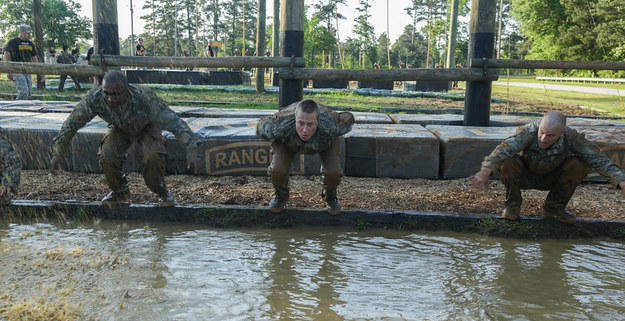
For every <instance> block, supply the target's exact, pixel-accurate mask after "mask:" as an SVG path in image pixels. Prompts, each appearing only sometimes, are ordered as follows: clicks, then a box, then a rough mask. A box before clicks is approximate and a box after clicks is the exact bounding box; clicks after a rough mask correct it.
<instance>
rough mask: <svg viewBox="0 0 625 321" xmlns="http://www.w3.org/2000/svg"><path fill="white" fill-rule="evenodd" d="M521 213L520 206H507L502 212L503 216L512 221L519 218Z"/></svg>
mask: <svg viewBox="0 0 625 321" xmlns="http://www.w3.org/2000/svg"><path fill="white" fill-rule="evenodd" d="M519 215H521V208H520V207H518V206H506V207H505V208H504V209H503V212H501V217H502V218H505V219H506V220H510V221H516V220H518V219H519Z"/></svg>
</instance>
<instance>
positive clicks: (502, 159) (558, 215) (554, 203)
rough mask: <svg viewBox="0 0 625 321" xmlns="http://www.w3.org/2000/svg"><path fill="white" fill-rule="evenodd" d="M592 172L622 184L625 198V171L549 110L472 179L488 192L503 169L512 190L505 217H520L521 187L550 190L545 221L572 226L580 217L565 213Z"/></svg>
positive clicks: (490, 158)
mask: <svg viewBox="0 0 625 321" xmlns="http://www.w3.org/2000/svg"><path fill="white" fill-rule="evenodd" d="M591 168H592V169H594V170H596V171H597V172H599V174H601V175H603V176H605V177H606V178H608V179H609V180H610V181H611V182H612V183H613V184H615V185H617V187H618V188H620V189H621V193H622V194H623V196H624V197H625V173H623V171H622V170H621V169H620V168H619V167H618V166H616V165H615V164H614V163H613V162H612V161H610V160H609V159H607V158H606V157H604V156H602V155H601V154H599V149H598V148H597V147H596V146H595V145H594V144H593V143H592V142H590V141H588V140H586V138H584V136H583V135H582V134H580V133H578V132H577V131H576V130H575V129H572V128H569V127H566V117H565V116H564V115H563V114H562V113H560V112H549V113H547V114H545V115H544V117H543V118H542V119H541V120H540V122H532V123H530V124H527V125H525V126H521V127H519V129H518V130H517V133H516V134H515V135H514V136H511V137H509V138H507V139H506V140H504V141H503V142H502V143H501V144H500V145H499V146H497V147H496V148H495V150H493V152H492V153H491V154H490V155H488V156H487V157H486V158H484V161H483V162H482V168H481V170H480V171H479V172H477V173H476V174H475V175H473V176H471V179H472V183H473V185H474V186H475V187H482V188H484V187H486V185H487V183H488V177H489V176H490V175H491V173H493V172H494V171H496V170H498V171H499V176H500V177H501V181H502V182H503V183H504V185H505V186H506V207H505V208H504V210H503V213H502V215H501V216H502V217H503V218H505V219H508V220H516V219H518V218H519V215H520V209H521V202H522V197H521V189H539V190H547V191H549V194H548V195H547V199H546V200H545V204H544V207H543V217H545V218H554V219H556V220H558V221H561V222H563V223H568V224H572V223H574V222H575V214H573V213H571V212H569V211H567V210H565V207H566V204H568V202H569V200H570V199H571V196H573V192H575V188H577V185H579V184H581V182H582V180H583V179H584V177H586V175H587V174H588V172H589V171H590V169H591Z"/></svg>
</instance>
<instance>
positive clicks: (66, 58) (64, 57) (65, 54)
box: [56, 45, 82, 91]
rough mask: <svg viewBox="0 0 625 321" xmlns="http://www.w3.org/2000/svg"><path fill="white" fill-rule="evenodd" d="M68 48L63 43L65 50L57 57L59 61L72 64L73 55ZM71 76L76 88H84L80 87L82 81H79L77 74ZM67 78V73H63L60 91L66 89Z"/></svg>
mask: <svg viewBox="0 0 625 321" xmlns="http://www.w3.org/2000/svg"><path fill="white" fill-rule="evenodd" d="M68 49H69V47H68V46H67V45H63V52H61V53H60V54H59V56H58V57H57V58H56V62H57V63H59V64H66V65H71V64H72V63H73V59H72V55H70V54H69V52H68V51H67V50H68ZM71 77H72V81H73V82H74V86H76V89H78V90H81V89H82V88H80V82H79V81H78V78H77V77H75V76H71ZM65 79H67V75H61V79H60V82H59V91H63V89H65Z"/></svg>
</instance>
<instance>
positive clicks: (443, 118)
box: [390, 114, 464, 126]
mask: <svg viewBox="0 0 625 321" xmlns="http://www.w3.org/2000/svg"><path fill="white" fill-rule="evenodd" d="M390 118H391V119H392V120H393V122H394V123H396V124H418V125H421V126H427V125H455V126H462V122H463V121H464V116H463V115H457V114H391V115H390Z"/></svg>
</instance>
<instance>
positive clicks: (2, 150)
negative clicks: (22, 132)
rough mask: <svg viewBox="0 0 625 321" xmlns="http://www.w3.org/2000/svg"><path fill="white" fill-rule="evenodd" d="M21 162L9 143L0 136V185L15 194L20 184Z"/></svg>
mask: <svg viewBox="0 0 625 321" xmlns="http://www.w3.org/2000/svg"><path fill="white" fill-rule="evenodd" d="M21 169H22V163H21V162H20V159H19V158H18V157H17V153H15V151H14V150H13V147H11V144H9V142H7V141H6V140H4V139H1V138H0V180H1V181H2V185H4V186H6V187H8V188H9V190H11V193H13V194H16V193H17V188H18V187H19V185H20V170H21Z"/></svg>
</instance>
